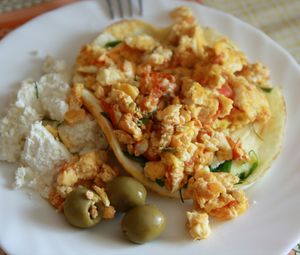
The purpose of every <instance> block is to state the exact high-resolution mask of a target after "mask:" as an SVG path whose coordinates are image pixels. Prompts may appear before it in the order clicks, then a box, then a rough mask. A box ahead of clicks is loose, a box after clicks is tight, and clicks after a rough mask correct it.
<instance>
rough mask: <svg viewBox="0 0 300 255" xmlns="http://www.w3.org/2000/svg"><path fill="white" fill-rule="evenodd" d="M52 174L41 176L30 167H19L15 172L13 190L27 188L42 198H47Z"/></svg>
mask: <svg viewBox="0 0 300 255" xmlns="http://www.w3.org/2000/svg"><path fill="white" fill-rule="evenodd" d="M52 177H53V174H52V175H51V174H49V173H47V174H46V175H41V174H39V173H38V172H37V171H34V170H32V169H31V168H30V167H23V166H21V167H19V168H17V170H16V172H15V182H14V188H15V189H21V188H29V189H31V190H35V191H37V192H38V193H39V194H40V195H41V196H42V197H44V198H48V196H49V190H50V184H51V181H52Z"/></svg>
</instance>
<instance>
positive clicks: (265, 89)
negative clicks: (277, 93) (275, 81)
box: [259, 87, 273, 93]
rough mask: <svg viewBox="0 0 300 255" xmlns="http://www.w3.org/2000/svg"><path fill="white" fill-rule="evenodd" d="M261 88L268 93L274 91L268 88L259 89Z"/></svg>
mask: <svg viewBox="0 0 300 255" xmlns="http://www.w3.org/2000/svg"><path fill="white" fill-rule="evenodd" d="M259 88H260V89H261V90H262V91H264V92H266V93H270V92H272V90H273V88H268V87H259Z"/></svg>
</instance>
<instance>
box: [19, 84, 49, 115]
mask: <svg viewBox="0 0 300 255" xmlns="http://www.w3.org/2000/svg"><path fill="white" fill-rule="evenodd" d="M39 90H40V88H39V83H38V82H35V81H33V80H30V79H27V80H24V81H22V82H21V88H20V89H19V91H18V94H17V100H16V103H15V105H16V106H17V107H20V108H25V107H32V108H33V109H34V110H36V111H37V112H38V113H40V114H44V110H43V108H42V105H41V102H40V99H39V94H40V93H39Z"/></svg>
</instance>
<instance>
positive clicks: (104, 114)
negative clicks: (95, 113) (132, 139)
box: [100, 112, 110, 121]
mask: <svg viewBox="0 0 300 255" xmlns="http://www.w3.org/2000/svg"><path fill="white" fill-rule="evenodd" d="M100 114H101V115H102V116H103V117H105V118H107V119H108V120H109V121H110V118H109V115H108V113H107V112H100Z"/></svg>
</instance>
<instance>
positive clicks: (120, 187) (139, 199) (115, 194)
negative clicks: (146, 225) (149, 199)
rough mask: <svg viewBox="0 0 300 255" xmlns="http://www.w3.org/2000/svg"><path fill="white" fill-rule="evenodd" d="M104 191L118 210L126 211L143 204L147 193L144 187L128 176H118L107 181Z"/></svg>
mask: <svg viewBox="0 0 300 255" xmlns="http://www.w3.org/2000/svg"><path fill="white" fill-rule="evenodd" d="M106 193H107V195H108V198H109V200H110V203H111V204H112V206H114V207H115V209H116V210H117V211H118V212H126V211H128V210H129V209H131V208H133V207H135V206H138V205H143V204H145V199H146V195H147V191H146V189H145V187H144V186H143V185H142V184H141V183H140V182H138V181H137V180H136V179H134V178H132V177H128V176H119V177H117V178H115V179H113V180H112V181H111V182H109V183H108V184H107V186H106Z"/></svg>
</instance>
